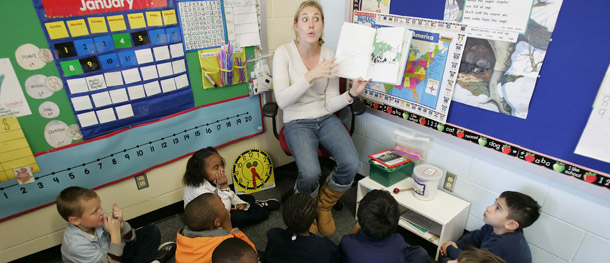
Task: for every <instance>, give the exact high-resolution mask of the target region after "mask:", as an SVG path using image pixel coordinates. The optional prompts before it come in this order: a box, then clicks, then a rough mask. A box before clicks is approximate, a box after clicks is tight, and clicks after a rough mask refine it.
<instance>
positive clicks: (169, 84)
mask: <svg viewBox="0 0 610 263" xmlns="http://www.w3.org/2000/svg"><path fill="white" fill-rule="evenodd" d="M161 88H162V89H163V92H164V93H165V92H170V91H174V90H176V82H174V78H169V79H164V80H162V81H161Z"/></svg>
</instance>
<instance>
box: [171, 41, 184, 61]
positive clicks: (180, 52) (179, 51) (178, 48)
mask: <svg viewBox="0 0 610 263" xmlns="http://www.w3.org/2000/svg"><path fill="white" fill-rule="evenodd" d="M169 50H170V51H171V53H172V58H179V57H183V56H184V48H183V47H182V43H178V44H173V45H170V46H169Z"/></svg>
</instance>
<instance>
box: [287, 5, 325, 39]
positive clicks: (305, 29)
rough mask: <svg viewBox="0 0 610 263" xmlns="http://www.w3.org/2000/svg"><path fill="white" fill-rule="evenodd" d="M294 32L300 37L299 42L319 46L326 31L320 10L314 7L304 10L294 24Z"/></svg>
mask: <svg viewBox="0 0 610 263" xmlns="http://www.w3.org/2000/svg"><path fill="white" fill-rule="evenodd" d="M294 30H295V31H296V32H297V34H298V36H299V42H304V43H312V44H318V40H319V39H320V37H321V36H322V32H323V31H324V21H322V14H321V12H320V10H318V9H317V8H315V7H313V6H308V7H305V8H303V10H301V13H299V17H298V19H297V21H296V23H294Z"/></svg>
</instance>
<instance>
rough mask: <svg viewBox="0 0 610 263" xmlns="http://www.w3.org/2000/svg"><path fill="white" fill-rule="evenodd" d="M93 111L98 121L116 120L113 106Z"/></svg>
mask: <svg viewBox="0 0 610 263" xmlns="http://www.w3.org/2000/svg"><path fill="white" fill-rule="evenodd" d="M95 113H96V114H97V118H98V119H99V120H100V123H107V122H111V121H116V116H115V115H114V109H113V108H108V109H103V110H98V111H96V112H95Z"/></svg>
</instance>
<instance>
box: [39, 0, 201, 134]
mask: <svg viewBox="0 0 610 263" xmlns="http://www.w3.org/2000/svg"><path fill="white" fill-rule="evenodd" d="M49 2H53V3H55V4H57V3H58V2H60V1H59V0H36V1H34V3H35V7H36V11H37V13H38V17H39V19H40V21H41V23H42V24H43V25H46V29H47V30H46V31H45V32H46V35H47V37H48V39H47V40H48V41H49V46H50V47H51V50H54V51H55V52H54V55H55V56H56V57H55V62H56V64H57V67H58V69H59V72H60V76H61V78H62V80H63V82H64V86H65V87H66V91H67V93H68V97H69V100H70V102H71V104H72V108H73V110H74V113H75V116H76V119H77V121H78V124H79V126H80V129H81V133H82V135H83V138H85V139H91V138H94V137H97V136H100V135H104V134H107V133H109V132H112V131H117V130H120V129H123V128H127V127H130V126H133V125H136V124H140V123H145V122H149V121H152V120H156V119H159V118H162V117H165V116H168V115H171V114H174V113H177V112H180V111H184V110H187V109H190V108H192V107H193V106H194V101H193V94H192V90H191V89H190V83H189V78H188V70H187V68H186V57H185V54H184V47H183V43H182V37H181V34H180V28H179V27H178V24H176V23H172V24H169V23H168V24H164V20H163V16H162V14H163V13H164V12H165V13H167V14H168V15H167V18H168V21H169V22H172V21H171V20H172V14H173V15H174V16H173V17H174V18H175V14H176V9H175V8H176V2H175V1H171V0H166V1H157V0H153V1H150V0H133V3H132V5H133V6H137V7H140V8H137V9H135V8H134V9H131V8H125V7H124V6H115V7H112V8H109V9H106V7H104V8H105V10H103V11H100V10H97V9H96V12H95V15H91V14H88V11H87V10H82V8H81V7H82V6H81V4H82V3H85V4H86V5H89V3H91V2H93V1H84V2H80V1H78V2H74V1H65V2H63V1H62V7H63V8H64V9H69V10H72V11H71V13H70V14H69V16H68V14H67V13H65V10H64V11H61V12H64V14H65V15H66V17H60V16H55V17H54V18H49V17H51V16H49V15H48V14H49V13H52V14H57V12H59V11H58V10H50V8H52V7H53V6H54V5H50V6H51V7H48V5H47V4H48V3H49ZM148 4H152V5H153V6H154V8H144V6H148ZM96 7H100V8H101V6H96ZM65 24H67V28H68V29H69V32H70V34H71V36H72V37H69V36H67V35H65V34H63V33H61V32H60V28H61V25H65ZM54 25H59V27H57V28H55V27H51V26H54ZM52 36H53V37H52ZM138 87H142V89H140V88H138ZM142 91H143V92H142Z"/></svg>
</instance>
